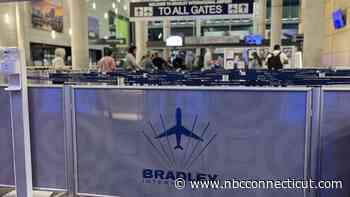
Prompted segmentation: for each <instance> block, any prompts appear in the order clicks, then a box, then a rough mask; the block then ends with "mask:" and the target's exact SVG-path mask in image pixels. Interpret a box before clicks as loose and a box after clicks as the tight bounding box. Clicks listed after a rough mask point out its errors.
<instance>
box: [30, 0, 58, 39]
mask: <svg viewBox="0 0 350 197" xmlns="http://www.w3.org/2000/svg"><path fill="white" fill-rule="evenodd" d="M63 15H64V14H63V0H32V25H33V27H34V28H36V29H41V30H45V31H56V32H63Z"/></svg>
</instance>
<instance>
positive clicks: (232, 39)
mask: <svg viewBox="0 0 350 197" xmlns="http://www.w3.org/2000/svg"><path fill="white" fill-rule="evenodd" d="M239 42H240V38H239V37H238V36H206V37H186V40H185V43H186V45H211V44H237V43H239Z"/></svg>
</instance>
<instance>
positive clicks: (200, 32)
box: [195, 19, 202, 66]
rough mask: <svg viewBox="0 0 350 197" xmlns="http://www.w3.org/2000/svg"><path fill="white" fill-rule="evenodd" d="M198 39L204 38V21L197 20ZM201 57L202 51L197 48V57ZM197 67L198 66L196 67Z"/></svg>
mask: <svg viewBox="0 0 350 197" xmlns="http://www.w3.org/2000/svg"><path fill="white" fill-rule="evenodd" d="M195 23H196V35H195V36H196V37H202V20H201V19H196V22H195ZM200 55H201V49H200V48H197V49H196V56H200ZM196 66H197V65H196Z"/></svg>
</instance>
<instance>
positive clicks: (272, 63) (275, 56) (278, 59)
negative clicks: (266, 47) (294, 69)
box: [266, 45, 289, 71]
mask: <svg viewBox="0 0 350 197" xmlns="http://www.w3.org/2000/svg"><path fill="white" fill-rule="evenodd" d="M288 62H289V61H288V57H287V55H286V54H284V53H283V52H282V51H281V46H280V45H275V46H274V48H273V52H272V53H270V54H269V55H268V56H267V58H266V65H267V66H268V69H269V70H270V71H271V70H281V69H283V68H284V66H285V65H286V64H288Z"/></svg>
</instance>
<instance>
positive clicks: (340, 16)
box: [332, 9, 346, 29]
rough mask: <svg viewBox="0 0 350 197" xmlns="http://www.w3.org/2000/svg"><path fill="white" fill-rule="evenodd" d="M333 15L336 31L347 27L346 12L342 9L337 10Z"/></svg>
mask: <svg viewBox="0 0 350 197" xmlns="http://www.w3.org/2000/svg"><path fill="white" fill-rule="evenodd" d="M332 15H333V24H334V28H335V29H341V28H343V27H345V25H346V21H345V18H346V17H345V15H344V12H343V11H342V10H341V9H337V10H335V11H334V12H333V14H332Z"/></svg>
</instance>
